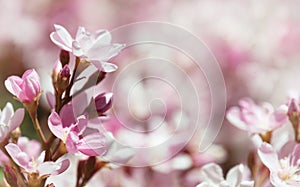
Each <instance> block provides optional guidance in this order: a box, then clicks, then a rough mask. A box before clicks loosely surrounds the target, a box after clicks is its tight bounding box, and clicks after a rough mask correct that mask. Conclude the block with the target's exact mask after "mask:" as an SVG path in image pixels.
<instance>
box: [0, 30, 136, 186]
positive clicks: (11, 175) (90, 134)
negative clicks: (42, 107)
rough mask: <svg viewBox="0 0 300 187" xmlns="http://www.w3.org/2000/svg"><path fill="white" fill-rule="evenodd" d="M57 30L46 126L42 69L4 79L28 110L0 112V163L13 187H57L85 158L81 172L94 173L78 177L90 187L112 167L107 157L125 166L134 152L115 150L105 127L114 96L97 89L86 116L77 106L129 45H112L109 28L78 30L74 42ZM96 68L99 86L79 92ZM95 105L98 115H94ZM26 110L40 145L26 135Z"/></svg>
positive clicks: (9, 107)
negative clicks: (81, 78)
mask: <svg viewBox="0 0 300 187" xmlns="http://www.w3.org/2000/svg"><path fill="white" fill-rule="evenodd" d="M54 27H55V31H54V32H52V33H51V34H50V39H51V40H52V42H53V43H54V44H56V45H57V46H58V47H59V48H60V49H61V52H60V55H59V58H58V59H57V61H56V62H55V63H54V64H53V70H52V85H53V89H54V92H53V93H51V92H49V93H46V96H47V99H48V102H49V105H50V107H51V112H50V115H49V117H48V122H47V126H46V128H45V127H43V126H42V125H41V123H40V121H39V116H38V114H39V113H38V109H39V101H40V98H41V96H42V95H43V94H44V93H43V91H42V88H41V83H40V77H39V74H38V73H37V71H36V70H35V69H29V70H27V71H25V72H24V74H23V75H22V76H21V77H19V76H10V77H8V78H7V79H6V80H5V87H6V89H7V90H8V91H9V92H10V93H11V94H12V95H13V96H14V98H15V99H16V100H18V101H19V102H21V103H22V104H23V106H24V108H19V109H17V110H16V111H14V109H13V105H12V104H11V103H7V104H6V106H5V107H4V108H3V110H2V111H0V141H1V144H0V147H1V151H0V155H1V156H0V160H1V166H2V167H3V168H4V169H3V171H4V175H5V182H6V184H7V185H10V186H31V187H34V186H45V185H46V186H52V187H53V186H55V184H54V183H48V182H47V179H48V178H49V177H51V176H55V175H60V174H61V173H64V172H65V171H66V170H68V168H69V167H70V166H71V162H70V158H72V156H73V157H74V156H75V157H77V158H78V159H81V162H80V164H78V171H80V170H86V169H87V168H88V170H89V171H88V173H87V172H85V173H81V174H78V175H77V181H76V186H78V187H79V186H85V185H86V183H87V182H88V181H89V180H90V179H91V177H92V176H93V175H94V174H95V173H96V172H97V171H99V170H101V168H103V167H108V166H109V164H110V160H107V159H106V158H105V156H110V157H111V158H113V161H115V162H118V163H126V162H127V161H128V160H129V159H130V158H131V156H132V154H133V151H132V150H130V149H129V148H125V147H118V148H114V147H113V145H114V139H113V135H112V134H111V133H109V132H108V131H106V130H104V128H103V126H102V121H103V120H106V119H107V112H108V110H109V109H110V108H111V106H112V96H113V94H112V93H109V92H100V93H99V92H96V91H95V92H94V95H93V96H92V97H91V98H90V100H89V102H88V103H86V105H84V104H82V105H80V109H81V112H78V111H77V110H76V108H78V107H79V106H77V105H78V104H79V103H78V102H74V100H76V99H77V100H84V99H86V98H85V97H84V96H85V93H86V90H87V89H90V88H93V87H97V86H98V85H99V83H100V82H101V81H102V80H103V78H104V75H105V74H106V73H110V72H113V71H115V70H116V69H117V66H116V65H115V64H112V63H110V62H109V61H110V59H111V58H113V57H115V56H116V55H118V54H119V53H120V51H121V50H122V49H123V48H124V45H123V44H115V43H111V34H110V33H109V32H108V31H106V30H98V31H96V32H95V33H93V34H91V33H89V32H88V31H86V30H85V28H84V27H79V28H78V31H77V34H76V37H75V38H73V37H72V36H71V35H70V34H69V32H68V31H67V30H66V29H65V28H64V27H63V26H60V25H54ZM71 60H74V61H75V62H74V63H72V62H71ZM91 66H93V67H96V75H98V77H99V78H97V79H96V82H95V83H94V85H92V86H89V87H88V88H86V87H83V88H81V89H80V90H77V91H74V90H75V88H74V87H76V83H77V82H78V81H79V78H78V77H79V76H80V75H81V73H82V72H83V71H84V70H85V69H87V68H89V67H91ZM84 78H85V79H88V78H89V77H84ZM91 106H92V109H94V111H95V114H94V113H92V112H90V110H91V109H90V108H91ZM25 110H27V112H28V114H29V116H30V118H31V120H32V124H33V126H34V128H35V130H36V132H37V134H38V136H39V139H40V141H36V140H29V139H28V138H27V137H25V136H23V135H22V132H21V128H20V126H21V124H22V121H23V119H24V115H25ZM47 129H49V131H47ZM122 150H123V151H122ZM124 150H125V151H124Z"/></svg>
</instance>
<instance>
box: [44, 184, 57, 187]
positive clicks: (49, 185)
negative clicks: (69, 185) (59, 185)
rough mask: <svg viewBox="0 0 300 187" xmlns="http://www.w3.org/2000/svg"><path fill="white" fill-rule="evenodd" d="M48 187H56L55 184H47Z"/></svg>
mask: <svg viewBox="0 0 300 187" xmlns="http://www.w3.org/2000/svg"><path fill="white" fill-rule="evenodd" d="M46 187H55V186H54V184H53V183H51V184H47V186H46Z"/></svg>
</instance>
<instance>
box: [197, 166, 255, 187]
mask: <svg viewBox="0 0 300 187" xmlns="http://www.w3.org/2000/svg"><path fill="white" fill-rule="evenodd" d="M246 173H247V170H246V168H245V167H244V166H243V165H242V164H240V165H237V166H235V167H233V168H231V169H230V170H229V172H228V173H227V176H226V180H225V179H224V177H223V171H222V169H221V167H220V166H218V165H217V164H215V163H210V164H206V165H205V166H203V167H202V168H201V176H202V178H203V182H202V183H200V184H199V185H197V187H252V186H254V181H248V180H246V177H247V176H246Z"/></svg>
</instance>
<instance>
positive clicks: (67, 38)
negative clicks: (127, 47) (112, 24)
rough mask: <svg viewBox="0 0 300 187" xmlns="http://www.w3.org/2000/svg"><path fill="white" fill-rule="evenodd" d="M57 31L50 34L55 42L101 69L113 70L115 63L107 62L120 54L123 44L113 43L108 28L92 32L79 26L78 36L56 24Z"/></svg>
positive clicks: (115, 67) (105, 70)
mask: <svg viewBox="0 0 300 187" xmlns="http://www.w3.org/2000/svg"><path fill="white" fill-rule="evenodd" d="M54 27H55V32H52V33H51V34H50V38H51V40H52V42H53V43H54V44H56V45H57V46H58V47H60V48H61V49H63V50H66V51H69V52H72V53H73V54H74V55H75V56H77V57H80V58H84V59H86V60H87V61H89V62H91V63H93V64H94V65H95V66H96V67H97V68H98V69H99V70H100V71H104V72H113V71H115V70H116V69H117V66H116V65H115V64H111V63H109V62H107V61H108V60H110V59H111V58H113V57H115V56H116V55H118V54H119V52H120V51H121V50H122V49H123V48H124V45H123V44H111V40H112V38H111V34H110V33H109V32H108V31H106V30H98V31H96V33H95V34H90V33H89V32H88V31H86V30H85V28H84V27H78V30H77V34H76V38H75V39H73V38H72V36H71V35H70V33H69V32H68V31H67V30H66V29H65V28H64V27H63V26H61V25H54Z"/></svg>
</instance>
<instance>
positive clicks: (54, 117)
mask: <svg viewBox="0 0 300 187" xmlns="http://www.w3.org/2000/svg"><path fill="white" fill-rule="evenodd" d="M48 126H49V129H50V131H51V132H52V133H53V134H54V135H55V136H56V137H58V138H59V139H61V140H62V139H63V138H64V134H65V132H64V128H63V126H62V121H61V118H60V116H59V115H58V114H57V113H56V112H52V113H51V114H50V116H49V118H48Z"/></svg>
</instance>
